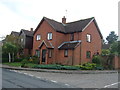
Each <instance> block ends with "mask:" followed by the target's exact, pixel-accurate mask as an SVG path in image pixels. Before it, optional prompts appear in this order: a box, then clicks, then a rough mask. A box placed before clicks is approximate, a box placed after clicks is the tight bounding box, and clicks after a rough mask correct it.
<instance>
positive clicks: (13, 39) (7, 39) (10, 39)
mask: <svg viewBox="0 0 120 90" xmlns="http://www.w3.org/2000/svg"><path fill="white" fill-rule="evenodd" d="M18 40H19V32H16V31H12V32H11V34H10V35H6V37H5V39H4V40H2V42H3V43H6V42H11V43H13V44H17V43H18Z"/></svg>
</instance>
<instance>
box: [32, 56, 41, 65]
mask: <svg viewBox="0 0 120 90" xmlns="http://www.w3.org/2000/svg"><path fill="white" fill-rule="evenodd" d="M31 63H34V64H39V58H38V57H37V56H33V57H31Z"/></svg>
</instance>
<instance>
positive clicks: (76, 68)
mask: <svg viewBox="0 0 120 90" xmlns="http://www.w3.org/2000/svg"><path fill="white" fill-rule="evenodd" d="M34 68H40V69H57V70H78V69H80V68H79V67H75V66H64V65H56V64H53V65H36V66H34Z"/></svg>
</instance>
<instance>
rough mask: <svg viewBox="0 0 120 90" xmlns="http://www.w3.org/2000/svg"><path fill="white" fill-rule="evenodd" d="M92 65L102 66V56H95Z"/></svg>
mask: <svg viewBox="0 0 120 90" xmlns="http://www.w3.org/2000/svg"><path fill="white" fill-rule="evenodd" d="M92 63H95V64H100V65H101V64H102V57H101V56H94V57H93V59H92Z"/></svg>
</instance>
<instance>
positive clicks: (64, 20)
mask: <svg viewBox="0 0 120 90" xmlns="http://www.w3.org/2000/svg"><path fill="white" fill-rule="evenodd" d="M62 23H63V24H66V18H65V16H64V17H63V18H62Z"/></svg>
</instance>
